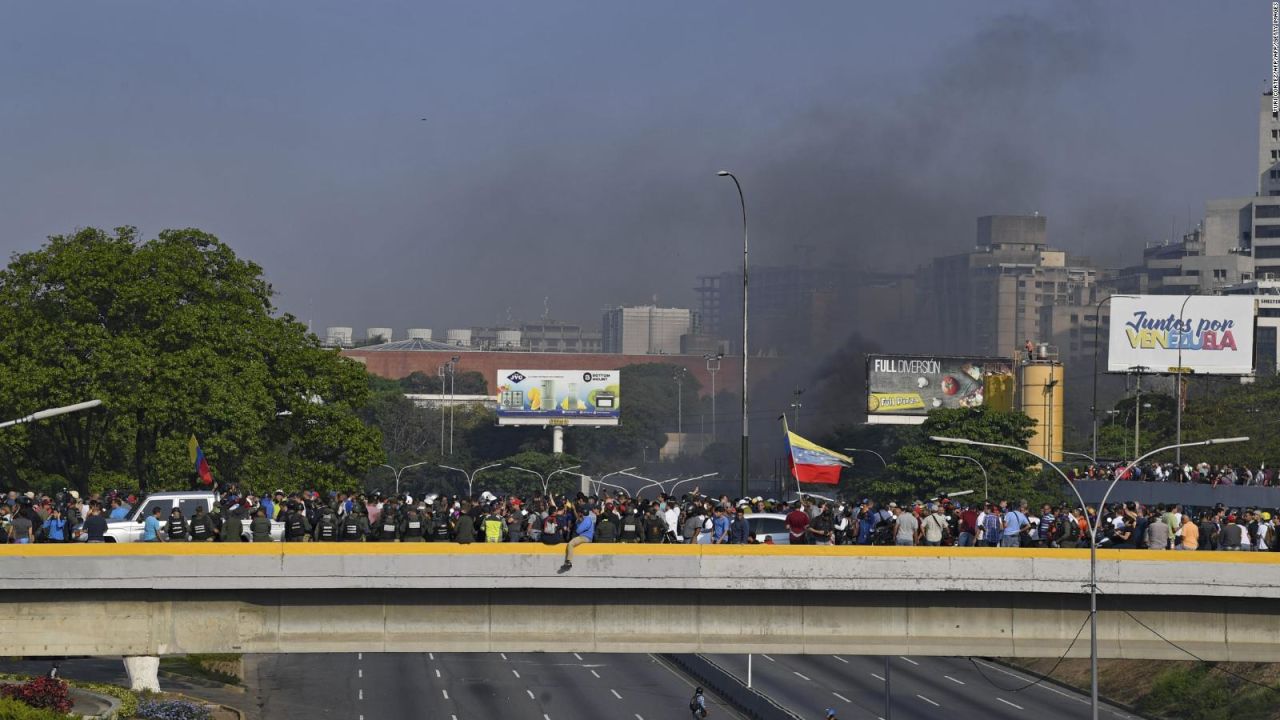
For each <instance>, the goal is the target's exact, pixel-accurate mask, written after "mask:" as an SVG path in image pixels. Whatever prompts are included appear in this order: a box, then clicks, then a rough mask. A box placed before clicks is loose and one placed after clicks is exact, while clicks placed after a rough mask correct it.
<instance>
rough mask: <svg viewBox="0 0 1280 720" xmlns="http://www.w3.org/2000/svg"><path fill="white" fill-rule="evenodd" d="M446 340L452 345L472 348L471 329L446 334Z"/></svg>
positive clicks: (451, 331)
mask: <svg viewBox="0 0 1280 720" xmlns="http://www.w3.org/2000/svg"><path fill="white" fill-rule="evenodd" d="M445 339H446V340H447V341H448V342H449V344H450V345H457V346H458V347H471V328H462V329H454V330H450V331H448V332H447V333H445Z"/></svg>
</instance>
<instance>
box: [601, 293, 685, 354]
mask: <svg viewBox="0 0 1280 720" xmlns="http://www.w3.org/2000/svg"><path fill="white" fill-rule="evenodd" d="M696 327H697V326H696V323H695V314H694V312H693V311H692V310H689V309H687V308H660V307H655V306H653V305H637V306H632V307H615V308H609V309H608V310H605V312H604V320H603V327H602V328H601V336H602V337H601V345H602V349H603V351H604V352H606V353H621V354H623V355H679V354H680V337H681V336H682V335H688V334H690V333H693V332H695V331H696Z"/></svg>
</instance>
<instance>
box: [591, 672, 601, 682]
mask: <svg viewBox="0 0 1280 720" xmlns="http://www.w3.org/2000/svg"><path fill="white" fill-rule="evenodd" d="M591 674H592V675H595V676H596V679H597V680H599V679H600V673H598V672H596V671H595V670H592V671H591Z"/></svg>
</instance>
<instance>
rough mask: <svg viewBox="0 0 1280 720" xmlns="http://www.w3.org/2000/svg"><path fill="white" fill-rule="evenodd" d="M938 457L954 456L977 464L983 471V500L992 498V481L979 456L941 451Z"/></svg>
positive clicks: (953, 457) (956, 458)
mask: <svg viewBox="0 0 1280 720" xmlns="http://www.w3.org/2000/svg"><path fill="white" fill-rule="evenodd" d="M938 457H944V458H952V459H954V460H968V461H969V462H971V463H973V464H974V465H977V466H978V469H979V470H981V471H982V501H983V502H986V501H988V500H990V499H991V492H990V490H989V488H990V486H991V483H990V481H989V480H988V478H987V469H986V468H985V467H983V466H982V463H980V462H978V459H977V458H971V457H969V456H968V455H945V454H941V453H939V455H938Z"/></svg>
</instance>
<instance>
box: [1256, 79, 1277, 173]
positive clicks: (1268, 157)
mask: <svg viewBox="0 0 1280 720" xmlns="http://www.w3.org/2000/svg"><path fill="white" fill-rule="evenodd" d="M1258 195H1260V196H1262V197H1275V196H1280V117H1277V116H1275V115H1273V114H1272V113H1271V92H1270V91H1267V92H1265V93H1263V94H1262V107H1261V109H1260V111H1259V112H1258Z"/></svg>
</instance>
